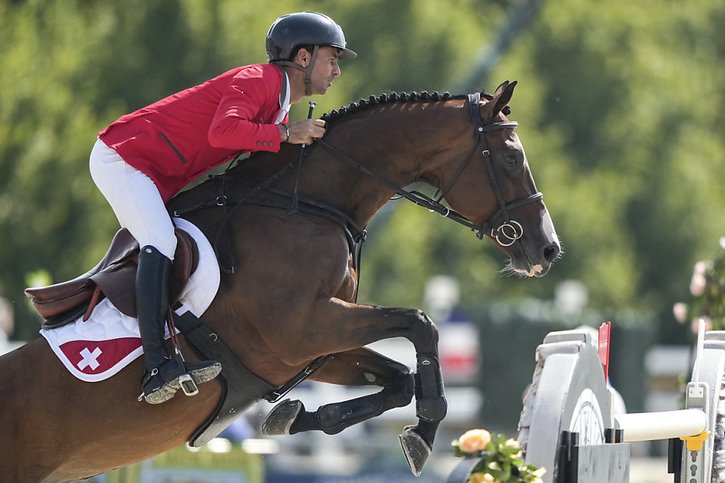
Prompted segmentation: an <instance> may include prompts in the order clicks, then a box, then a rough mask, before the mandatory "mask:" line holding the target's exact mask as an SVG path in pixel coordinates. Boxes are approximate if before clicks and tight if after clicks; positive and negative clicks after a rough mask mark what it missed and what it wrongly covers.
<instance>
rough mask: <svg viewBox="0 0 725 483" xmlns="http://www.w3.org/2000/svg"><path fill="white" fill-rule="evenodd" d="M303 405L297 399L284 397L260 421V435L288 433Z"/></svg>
mask: <svg viewBox="0 0 725 483" xmlns="http://www.w3.org/2000/svg"><path fill="white" fill-rule="evenodd" d="M304 407H305V406H304V405H303V404H302V401H298V400H294V401H291V400H289V399H285V400H284V401H282V402H281V403H279V404H277V405H276V406H275V407H274V408H273V409H272V410H271V411H270V412H269V414H268V415H267V417H266V418H264V421H263V422H262V428H261V431H262V436H275V435H283V434H290V428H291V427H292V423H294V422H295V419H297V415H298V414H299V413H300V411H302V409H304Z"/></svg>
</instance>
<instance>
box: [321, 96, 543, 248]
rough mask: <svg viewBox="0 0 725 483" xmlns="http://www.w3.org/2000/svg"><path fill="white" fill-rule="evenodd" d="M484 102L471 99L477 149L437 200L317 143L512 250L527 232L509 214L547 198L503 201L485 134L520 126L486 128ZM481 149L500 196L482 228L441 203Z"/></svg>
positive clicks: (497, 124)
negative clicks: (481, 110)
mask: <svg viewBox="0 0 725 483" xmlns="http://www.w3.org/2000/svg"><path fill="white" fill-rule="evenodd" d="M480 101H481V94H480V93H478V92H476V93H474V94H469V95H468V107H469V114H470V115H471V119H472V121H473V124H474V128H475V134H476V139H477V142H476V144H475V145H474V146H473V148H472V150H471V153H470V154H469V155H468V156H467V157H466V159H465V161H464V162H463V163H462V164H461V166H460V167H459V168H458V170H457V171H456V174H455V175H454V177H453V180H452V181H451V182H450V183H449V185H448V187H447V188H446V189H444V190H439V193H440V194H439V195H438V196H435V197H430V196H427V195H425V194H423V193H420V192H418V191H408V190H406V189H404V188H402V187H401V186H399V185H398V184H396V183H394V182H392V181H390V180H389V179H387V178H384V177H382V176H380V175H378V174H377V173H374V172H373V171H371V170H370V169H368V168H367V167H366V166H364V165H362V164H361V163H359V162H358V161H356V160H355V159H354V158H352V157H351V156H349V155H348V154H346V153H344V152H343V151H341V150H340V149H338V148H337V147H335V146H332V145H331V144H328V143H327V142H326V141H324V140H322V139H318V140H317V144H319V145H320V146H322V147H323V148H325V149H326V150H328V151H329V152H330V153H332V154H333V155H334V156H335V157H336V158H338V159H339V160H341V161H343V162H344V163H345V164H347V165H349V166H351V167H353V168H355V169H356V170H358V171H360V172H361V173H364V174H366V175H368V176H370V177H372V178H375V179H376V180H378V181H379V182H380V183H382V184H384V185H386V186H388V187H389V188H391V189H393V190H394V191H395V193H396V194H398V195H399V196H401V197H403V198H405V199H407V200H408V201H411V202H412V203H415V204H416V205H418V206H421V207H423V208H425V209H427V210H429V211H433V212H435V213H438V214H439V215H441V216H443V217H444V218H448V219H450V220H453V221H455V222H456V223H458V224H461V225H463V226H465V227H467V228H470V229H471V230H472V231H475V232H476V237H478V238H479V239H481V238H483V237H484V236H485V235H488V236H490V237H491V238H494V239H495V240H496V241H497V242H498V243H499V245H501V246H504V247H508V246H511V245H513V244H514V243H515V242H516V240H518V239H520V238H521V237H522V236H523V235H524V229H523V227H522V226H521V224H520V223H519V222H517V221H516V220H513V219H511V217H510V216H509V211H511V210H514V209H516V208H518V207H520V206H523V205H525V204H528V203H532V202H535V201H538V200H540V199H542V198H543V196H544V195H543V194H542V193H541V192H539V191H537V192H536V193H534V194H532V195H529V196H527V197H526V198H522V199H519V200H516V201H512V202H510V203H506V201H505V200H504V199H503V195H502V193H501V187H500V185H499V183H498V179H497V178H496V173H495V172H494V169H493V160H492V159H491V152H490V150H489V149H488V146H487V144H486V136H485V134H486V133H487V132H489V131H495V130H498V129H507V128H516V127H517V126H518V123H517V122H513V121H511V122H495V123H492V124H488V125H484V123H483V119H481V113H480V111H479V109H478V106H479V105H480ZM479 146H480V147H481V155H482V156H483V162H484V163H485V164H486V166H487V169H486V171H487V172H488V174H489V178H490V181H491V187H492V188H493V190H494V193H495V195H496V200H497V202H498V206H499V208H498V210H497V211H496V213H494V214H493V216H491V217H490V218H489V219H488V220H486V221H484V222H483V223H481V224H475V223H473V222H471V221H470V220H469V219H467V218H466V217H465V216H463V215H462V214H460V213H458V212H457V211H455V210H453V209H451V208H450V207H448V206H446V205H444V204H443V203H441V200H442V199H443V197H444V196H445V195H446V194H448V193H449V192H450V190H451V189H452V188H453V185H455V183H456V182H457V181H458V179H459V178H460V176H461V174H462V173H463V170H464V169H465V168H466V166H468V163H470V162H471V160H472V159H473V157H474V154H475V151H476V150H477V149H478V148H479ZM499 218H503V222H502V223H500V224H498V225H497V226H496V227H495V228H494V227H493V225H494V221H496V220H498V219H499Z"/></svg>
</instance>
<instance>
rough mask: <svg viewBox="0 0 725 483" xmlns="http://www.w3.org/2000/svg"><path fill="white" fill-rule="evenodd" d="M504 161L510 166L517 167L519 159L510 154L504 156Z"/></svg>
mask: <svg viewBox="0 0 725 483" xmlns="http://www.w3.org/2000/svg"><path fill="white" fill-rule="evenodd" d="M504 159H505V160H506V164H507V165H509V166H516V163H517V162H518V161H517V158H516V155H515V154H508V155H506V156H504Z"/></svg>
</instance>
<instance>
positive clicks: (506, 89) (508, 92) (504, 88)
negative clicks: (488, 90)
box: [484, 81, 518, 119]
mask: <svg viewBox="0 0 725 483" xmlns="http://www.w3.org/2000/svg"><path fill="white" fill-rule="evenodd" d="M517 82H518V81H513V82H509V81H504V82H502V83H501V85H500V86H498V87H497V88H496V92H495V93H494V94H493V99H491V101H490V102H488V103H487V104H486V107H484V109H485V110H486V113H487V114H488V117H489V119H493V118H494V117H496V116H498V114H499V113H500V112H501V111H502V110H503V108H504V107H506V106H508V103H509V101H511V97H513V95H514V89H515V88H516V84H517ZM489 106H490V107H489ZM486 108H488V109H486Z"/></svg>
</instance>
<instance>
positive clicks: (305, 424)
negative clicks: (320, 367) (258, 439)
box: [262, 356, 415, 435]
mask: <svg viewBox="0 0 725 483" xmlns="http://www.w3.org/2000/svg"><path fill="white" fill-rule="evenodd" d="M380 357H383V356H380ZM384 359H385V361H384V362H385V365H386V368H387V369H388V370H390V369H391V368H392V367H395V370H396V372H397V375H396V376H395V378H394V379H392V380H390V379H389V377H386V378H385V379H386V380H387V381H388V382H385V383H384V384H383V389H382V391H380V392H377V393H375V394H369V395H366V396H362V397H358V398H355V399H350V400H347V401H342V402H336V403H330V404H325V405H323V406H320V407H319V408H318V409H317V410H316V411H306V410H305V407H304V404H303V403H302V401H299V400H289V399H286V400H284V401H282V402H281V403H279V404H278V405H277V406H275V408H274V409H273V410H272V411H271V412H270V413H269V415H267V418H266V419H265V420H264V422H263V423H262V433H263V434H264V435H273V434H296V433H300V432H303V431H322V432H324V433H326V434H337V433H339V432H340V431H342V430H344V429H346V428H348V427H350V426H352V425H354V424H358V423H361V422H363V421H366V420H368V419H371V418H374V417H376V416H379V415H380V414H382V413H384V412H385V411H387V410H389V409H393V408H396V407H403V406H407V405H408V404H409V403H410V401H411V400H412V398H413V394H414V392H415V389H414V387H415V382H414V377H413V375H412V374H410V373H409V371H408V368H407V367H405V366H404V365H402V364H398V363H395V366H393V365H391V364H390V363H391V362H393V361H391V360H390V359H387V358H384ZM348 367H349V366H348ZM364 374H367V375H368V377H369V375H370V374H372V373H371V372H370V371H364ZM318 379H319V378H318ZM372 379H373V380H376V381H377V380H379V379H381V378H378V377H376V376H373V377H372Z"/></svg>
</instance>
